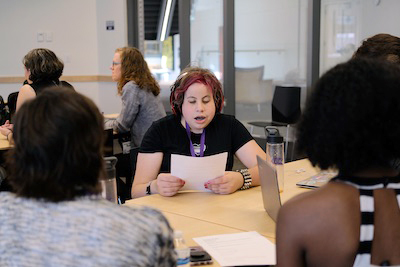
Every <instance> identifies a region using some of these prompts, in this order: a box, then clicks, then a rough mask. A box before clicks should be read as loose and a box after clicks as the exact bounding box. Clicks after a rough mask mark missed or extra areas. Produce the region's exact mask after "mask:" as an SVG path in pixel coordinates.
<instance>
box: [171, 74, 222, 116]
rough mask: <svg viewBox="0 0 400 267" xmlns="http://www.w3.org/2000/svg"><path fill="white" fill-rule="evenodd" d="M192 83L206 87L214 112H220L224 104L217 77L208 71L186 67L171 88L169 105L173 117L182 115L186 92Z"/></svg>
mask: <svg viewBox="0 0 400 267" xmlns="http://www.w3.org/2000/svg"><path fill="white" fill-rule="evenodd" d="M194 83H202V84H204V85H206V86H207V87H208V88H209V89H210V90H211V92H212V94H213V98H214V104H215V110H216V111H217V112H221V110H222V108H223V104H224V94H223V93H222V85H221V83H220V82H219V81H218V79H217V77H215V75H214V74H213V73H212V72H211V71H210V70H208V69H203V68H199V67H187V68H185V69H184V70H183V71H182V72H181V74H180V75H179V76H178V78H177V79H176V81H175V83H174V84H173V85H172V86H171V95H170V104H171V109H172V112H173V113H174V114H175V115H181V114H182V104H183V99H184V96H185V93H186V91H187V90H188V88H189V87H190V86H191V85H192V84H194Z"/></svg>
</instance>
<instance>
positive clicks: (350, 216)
mask: <svg viewBox="0 0 400 267" xmlns="http://www.w3.org/2000/svg"><path fill="white" fill-rule="evenodd" d="M358 196H359V194H358V191H357V189H355V188H353V187H351V186H349V185H346V184H343V183H337V182H330V183H328V184H327V185H325V186H324V187H322V188H320V189H317V190H315V191H311V192H307V193H304V194H301V195H298V196H296V197H294V198H292V199H290V200H289V201H287V202H286V203H285V204H284V205H283V206H282V208H281V210H280V212H279V216H278V223H277V243H278V242H281V243H282V242H283V241H286V242H294V244H296V246H297V247H298V248H301V249H302V250H303V251H307V253H308V254H309V255H310V259H311V258H312V259H314V260H321V261H324V260H327V258H329V257H328V256H327V255H329V253H331V254H332V255H340V257H338V258H340V259H343V258H346V259H347V258H351V257H353V256H354V255H353V252H354V253H355V251H356V250H357V247H358V236H359V227H360V224H359V222H360V211H359V197H358ZM327 240H329V242H326V241H327ZM322 247H323V251H324V252H323V253H322V252H321V248H322ZM335 253H336V254H335ZM311 255H312V256H311ZM331 260H332V262H335V261H334V259H331ZM315 266H321V265H318V264H317V265H315ZM336 266H340V265H336Z"/></svg>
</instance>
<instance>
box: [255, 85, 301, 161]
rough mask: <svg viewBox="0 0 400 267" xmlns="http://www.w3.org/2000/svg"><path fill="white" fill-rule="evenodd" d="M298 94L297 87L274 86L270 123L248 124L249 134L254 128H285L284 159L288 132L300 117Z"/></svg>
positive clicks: (298, 89) (298, 88) (286, 150)
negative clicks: (249, 126) (249, 127)
mask: <svg viewBox="0 0 400 267" xmlns="http://www.w3.org/2000/svg"><path fill="white" fill-rule="evenodd" d="M300 93H301V88H300V87H298V86H276V87H275V92H274V97H273V99H272V121H252V122H248V124H250V125H251V129H250V132H252V131H253V127H254V126H255V127H262V128H264V129H265V127H266V126H277V127H286V142H285V159H288V157H287V154H288V153H287V152H288V145H289V130H290V128H291V127H292V126H293V124H295V123H296V122H297V120H298V119H299V118H300V115H301V109H300ZM294 144H295V141H293V146H292V153H291V160H293V154H294Z"/></svg>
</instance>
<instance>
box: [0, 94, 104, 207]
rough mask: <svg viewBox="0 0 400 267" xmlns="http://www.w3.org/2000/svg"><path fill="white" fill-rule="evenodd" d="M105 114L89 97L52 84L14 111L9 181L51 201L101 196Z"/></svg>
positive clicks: (21, 192) (29, 194)
mask: <svg viewBox="0 0 400 267" xmlns="http://www.w3.org/2000/svg"><path fill="white" fill-rule="evenodd" d="M103 133H104V131H103V116H102V115H101V114H100V112H99V110H98V108H97V107H96V105H95V104H94V103H93V101H91V100H90V99H89V98H87V97H85V96H83V95H81V94H78V93H76V92H74V91H72V90H70V89H68V88H64V87H52V88H48V89H45V90H43V91H42V93H41V94H39V95H38V96H37V97H36V98H34V99H32V100H29V101H27V102H26V103H24V105H22V107H21V109H20V110H19V111H18V112H17V113H16V116H15V122H14V130H13V138H14V143H15V147H14V149H12V150H10V151H9V153H8V155H7V163H8V166H9V169H10V176H9V180H10V184H11V186H12V187H13V189H14V191H15V192H16V193H17V194H18V195H20V196H23V197H30V198H37V199H45V200H48V201H53V202H57V201H63V200H71V199H73V198H75V197H77V196H81V195H86V194H98V193H100V192H101V186H100V184H99V181H98V178H99V175H100V174H104V173H103V143H104V141H103V140H104V136H103Z"/></svg>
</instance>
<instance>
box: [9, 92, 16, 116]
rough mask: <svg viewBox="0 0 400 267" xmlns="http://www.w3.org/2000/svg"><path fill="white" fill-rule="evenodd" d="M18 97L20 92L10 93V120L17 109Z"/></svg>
mask: <svg viewBox="0 0 400 267" xmlns="http://www.w3.org/2000/svg"><path fill="white" fill-rule="evenodd" d="M17 98H18V92H13V93H11V94H9V95H8V98H7V106H8V112H9V113H10V115H9V116H10V118H9V119H10V121H11V120H12V117H13V115H14V113H15V110H16V109H17Z"/></svg>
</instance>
